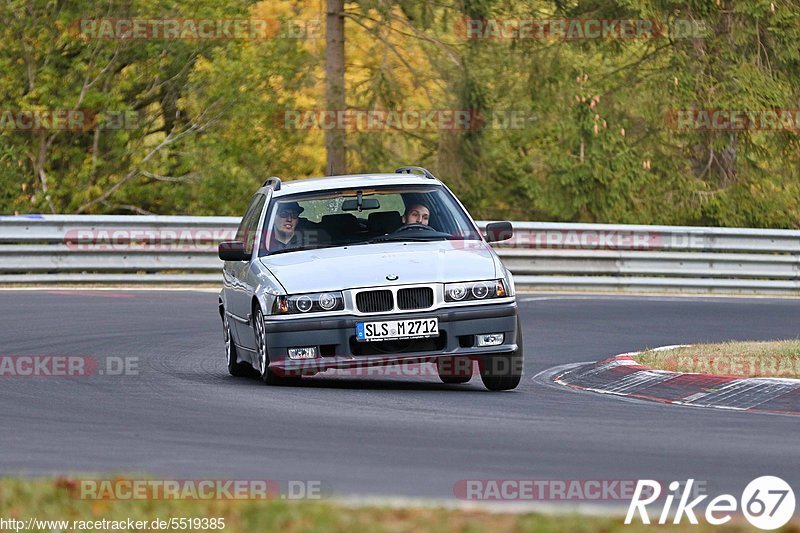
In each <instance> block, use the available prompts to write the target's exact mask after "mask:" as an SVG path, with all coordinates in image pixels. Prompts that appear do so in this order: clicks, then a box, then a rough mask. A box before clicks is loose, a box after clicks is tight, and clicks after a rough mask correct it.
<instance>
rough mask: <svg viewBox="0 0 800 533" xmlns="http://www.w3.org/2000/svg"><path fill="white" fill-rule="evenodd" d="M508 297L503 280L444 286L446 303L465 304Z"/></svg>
mask: <svg viewBox="0 0 800 533" xmlns="http://www.w3.org/2000/svg"><path fill="white" fill-rule="evenodd" d="M506 296H508V292H507V291H506V286H505V283H503V280H501V279H495V280H491V281H472V282H465V283H447V284H446V285H445V286H444V301H445V302H464V301H478V300H491V299H492V298H505V297H506Z"/></svg>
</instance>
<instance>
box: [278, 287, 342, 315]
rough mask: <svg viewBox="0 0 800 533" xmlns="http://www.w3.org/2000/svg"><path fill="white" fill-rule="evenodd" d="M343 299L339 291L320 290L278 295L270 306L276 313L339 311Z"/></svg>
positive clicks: (302, 313)
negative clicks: (318, 291)
mask: <svg viewBox="0 0 800 533" xmlns="http://www.w3.org/2000/svg"><path fill="white" fill-rule="evenodd" d="M342 309H344V299H343V298H342V293H341V292H320V293H314V294H294V295H288V296H278V297H277V298H275V304H274V305H273V307H272V312H273V314H276V315H304V314H306V313H319V312H324V311H341V310H342Z"/></svg>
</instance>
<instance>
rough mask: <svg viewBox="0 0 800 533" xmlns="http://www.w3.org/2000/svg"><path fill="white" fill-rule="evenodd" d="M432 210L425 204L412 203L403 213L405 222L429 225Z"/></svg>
mask: <svg viewBox="0 0 800 533" xmlns="http://www.w3.org/2000/svg"><path fill="white" fill-rule="evenodd" d="M430 216H431V210H430V209H429V208H428V206H427V205H425V204H419V203H417V204H411V205H409V206H408V207H407V208H406V212H405V214H404V215H403V224H423V225H425V226H427V225H428V220H429V219H430Z"/></svg>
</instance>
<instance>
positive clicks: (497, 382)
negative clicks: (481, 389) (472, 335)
mask: <svg viewBox="0 0 800 533" xmlns="http://www.w3.org/2000/svg"><path fill="white" fill-rule="evenodd" d="M522 363H523V350H522V325H521V324H520V320H519V317H517V350H516V351H515V352H512V353H510V354H503V355H492V356H489V357H487V358H485V359H481V361H480V363H479V365H478V367H479V369H480V372H481V381H483V385H484V386H485V387H486V388H487V389H489V390H491V391H500V390H512V389H516V388H517V386H518V385H519V382H520V381H521V380H522Z"/></svg>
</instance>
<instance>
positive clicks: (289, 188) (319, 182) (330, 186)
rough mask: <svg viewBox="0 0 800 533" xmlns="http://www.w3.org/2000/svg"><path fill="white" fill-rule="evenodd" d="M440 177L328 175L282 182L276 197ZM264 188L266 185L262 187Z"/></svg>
mask: <svg viewBox="0 0 800 533" xmlns="http://www.w3.org/2000/svg"><path fill="white" fill-rule="evenodd" d="M441 184H442V182H441V181H439V180H438V179H431V178H426V177H425V176H423V175H421V174H352V175H348V176H328V177H325V178H311V179H302V180H293V181H284V182H282V183H281V189H280V190H279V191H275V193H274V194H273V195H274V197H276V198H277V197H281V196H286V195H289V194H298V193H305V192H314V191H328V190H336V189H350V188H354V187H379V186H382V185H441ZM262 188H264V187H262Z"/></svg>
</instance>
